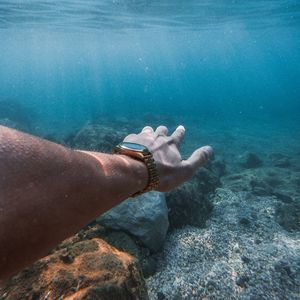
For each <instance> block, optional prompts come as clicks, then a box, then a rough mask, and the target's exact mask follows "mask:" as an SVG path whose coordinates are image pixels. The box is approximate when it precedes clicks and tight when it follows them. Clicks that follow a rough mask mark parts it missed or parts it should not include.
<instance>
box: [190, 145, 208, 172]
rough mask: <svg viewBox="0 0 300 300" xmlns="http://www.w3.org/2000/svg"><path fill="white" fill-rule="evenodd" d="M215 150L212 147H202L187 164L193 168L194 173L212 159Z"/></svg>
mask: <svg viewBox="0 0 300 300" xmlns="http://www.w3.org/2000/svg"><path fill="white" fill-rule="evenodd" d="M212 155H213V149H212V147H210V146H204V147H201V148H199V149H197V150H195V151H194V152H193V154H192V155H191V156H190V157H189V158H188V159H187V160H186V161H185V164H187V165H189V166H190V167H192V170H193V172H194V171H196V170H197V169H198V168H199V167H201V166H202V165H203V164H204V163H206V161H207V160H208V159H209V158H210V157H212Z"/></svg>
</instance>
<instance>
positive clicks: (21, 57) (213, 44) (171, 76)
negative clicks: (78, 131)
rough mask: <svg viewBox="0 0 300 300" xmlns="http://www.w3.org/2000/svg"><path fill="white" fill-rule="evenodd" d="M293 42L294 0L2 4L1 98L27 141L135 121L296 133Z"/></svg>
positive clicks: (299, 103)
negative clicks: (21, 112)
mask: <svg viewBox="0 0 300 300" xmlns="http://www.w3.org/2000/svg"><path fill="white" fill-rule="evenodd" d="M299 33H300V3H299V1H293V0H289V1H275V0H274V1H251V0H248V1H225V0H224V1H209V0H207V1H174V0H168V1H150V0H119V1H94V0H90V1H78V0H77V1H1V2H0V41H1V42H0V53H1V55H0V82H1V84H0V99H11V100H12V101H17V102H18V103H20V102H21V103H23V104H25V105H26V107H27V108H29V109H30V110H32V111H34V117H33V118H32V122H34V124H35V127H36V129H37V131H38V130H46V131H62V130H67V129H68V128H72V127H74V126H80V125H82V124H84V123H85V122H86V121H87V120H90V119H95V118H96V119H97V118H99V117H101V115H106V116H112V119H113V118H114V117H115V116H127V117H130V118H132V117H135V118H138V117H139V115H141V114H143V113H145V112H149V113H154V114H159V115H170V116H173V117H174V118H175V120H176V118H177V119H178V120H179V121H184V120H185V119H186V118H190V119H191V118H193V119H207V120H218V121H219V122H221V123H222V122H224V124H225V123H226V124H228V125H230V124H231V122H233V121H237V120H240V122H242V123H243V122H245V123H248V121H249V119H251V120H255V122H256V121H258V120H259V121H262V122H268V123H270V124H273V125H274V124H277V125H278V122H280V124H283V125H284V124H287V123H288V124H291V123H293V125H292V126H295V124H299V123H300V121H299V111H300V34H299ZM299 126H300V125H299Z"/></svg>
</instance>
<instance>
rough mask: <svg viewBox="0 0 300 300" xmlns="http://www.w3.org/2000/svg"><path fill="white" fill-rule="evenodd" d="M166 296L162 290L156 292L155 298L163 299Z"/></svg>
mask: <svg viewBox="0 0 300 300" xmlns="http://www.w3.org/2000/svg"><path fill="white" fill-rule="evenodd" d="M164 299H166V296H165V294H164V293H163V292H157V300H164Z"/></svg>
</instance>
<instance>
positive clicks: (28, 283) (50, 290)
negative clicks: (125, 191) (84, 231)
mask: <svg viewBox="0 0 300 300" xmlns="http://www.w3.org/2000/svg"><path fill="white" fill-rule="evenodd" d="M65 246H66V247H67V248H62V249H60V250H57V251H55V253H53V254H51V255H49V256H47V257H45V258H43V259H41V260H39V261H38V262H36V263H35V264H34V265H33V266H32V267H30V268H27V269H25V270H24V271H22V272H20V273H19V274H17V275H16V276H14V277H12V278H11V279H9V280H7V281H6V282H3V283H2V284H1V286H0V299H2V298H3V299H6V300H18V299H20V300H21V299H48V300H52V299H53V300H54V299H66V298H68V299H78V300H79V299H107V300H108V299H120V300H121V299H145V300H146V299H148V295H147V291H146V287H145V282H144V279H143V276H142V274H141V272H140V270H139V267H138V264H137V260H135V259H134V258H133V257H132V256H130V255H129V254H127V253H124V252H121V251H119V250H117V249H115V248H113V247H111V246H110V245H109V244H107V243H106V242H105V241H104V240H102V239H99V238H94V239H91V240H85V241H80V242H75V243H74V240H72V239H70V241H69V242H65ZM65 252H68V253H69V254H70V255H71V256H73V257H74V260H73V261H72V262H70V261H67V262H66V263H64V262H62V261H61V257H62V256H63V255H64V253H65ZM1 297H2V298H1Z"/></svg>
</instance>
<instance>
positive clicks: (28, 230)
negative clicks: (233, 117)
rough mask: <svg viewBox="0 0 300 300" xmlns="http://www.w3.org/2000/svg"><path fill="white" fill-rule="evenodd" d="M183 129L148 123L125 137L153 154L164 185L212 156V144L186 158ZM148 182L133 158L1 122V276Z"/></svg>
mask: <svg viewBox="0 0 300 300" xmlns="http://www.w3.org/2000/svg"><path fill="white" fill-rule="evenodd" d="M184 133H185V129H184V127H183V126H179V127H178V128H177V129H176V130H175V131H174V133H173V134H172V135H170V136H168V129H167V128H166V127H165V126H159V127H158V128H157V129H156V130H155V131H154V130H153V128H151V127H149V126H146V127H145V128H144V129H143V130H142V131H141V132H140V133H139V134H130V135H129V136H127V137H126V138H125V140H124V141H127V142H134V143H139V144H142V145H145V146H147V147H148V149H149V150H150V151H151V152H152V154H153V157H154V159H155V161H156V165H157V169H158V173H159V179H160V184H159V187H158V188H157V190H158V191H162V192H165V191H169V190H171V189H172V188H174V187H176V186H178V185H180V184H181V183H183V182H184V181H186V180H187V179H189V178H190V177H191V176H192V175H193V173H194V172H195V171H196V170H197V168H198V167H200V166H201V165H202V164H203V163H205V162H206V161H207V159H208V158H209V157H210V156H211V155H212V148H211V147H209V146H205V147H202V148H199V149H197V150H196V151H195V152H194V153H193V154H192V155H191V156H190V158H189V159H187V160H181V155H180V152H179V148H178V147H179V145H180V143H181V141H182V138H183V136H184ZM147 184H148V171H147V168H146V166H145V165H144V163H143V162H140V161H137V160H135V159H132V158H130V157H128V156H124V155H116V154H104V153H98V152H88V151H76V150H71V149H68V148H66V147H63V146H61V145H58V144H55V143H52V142H49V141H46V140H43V139H40V138H37V137H34V136H31V135H28V134H25V133H22V132H19V131H16V130H13V129H10V128H7V127H3V126H0V280H1V279H6V278H8V277H9V276H11V275H13V274H14V273H15V272H18V271H20V270H21V269H22V268H24V267H26V266H28V265H30V264H32V263H33V262H34V261H35V260H37V259H39V258H41V257H43V256H45V255H47V253H48V251H49V250H50V249H51V248H53V247H55V246H56V245H58V244H59V243H60V242H61V241H63V240H64V239H66V238H68V237H70V236H71V235H73V234H75V233H76V232H78V231H79V230H80V229H81V228H82V227H83V226H85V225H86V224H88V223H89V222H91V221H92V220H93V219H95V218H96V217H98V216H99V215H101V214H102V213H104V212H105V211H107V210H109V209H110V208H112V207H113V206H115V205H117V204H118V203H120V202H121V201H123V200H125V199H127V198H129V197H130V196H131V195H132V194H134V193H135V192H137V191H140V190H143V189H144V188H145V187H146V186H147Z"/></svg>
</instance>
